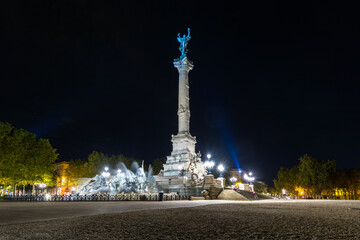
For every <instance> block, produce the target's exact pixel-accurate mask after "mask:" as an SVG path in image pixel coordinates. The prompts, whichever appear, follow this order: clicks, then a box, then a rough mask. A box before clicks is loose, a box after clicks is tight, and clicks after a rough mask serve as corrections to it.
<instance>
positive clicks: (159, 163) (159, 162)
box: [151, 158, 166, 175]
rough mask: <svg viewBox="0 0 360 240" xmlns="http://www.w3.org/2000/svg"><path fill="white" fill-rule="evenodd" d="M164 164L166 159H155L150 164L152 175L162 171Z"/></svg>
mask: <svg viewBox="0 0 360 240" xmlns="http://www.w3.org/2000/svg"><path fill="white" fill-rule="evenodd" d="M165 163H166V159H165V158H157V159H155V160H154V161H153V162H152V164H151V167H152V169H153V174H154V175H157V174H159V173H160V171H161V170H162V169H163V165H164V164H165Z"/></svg>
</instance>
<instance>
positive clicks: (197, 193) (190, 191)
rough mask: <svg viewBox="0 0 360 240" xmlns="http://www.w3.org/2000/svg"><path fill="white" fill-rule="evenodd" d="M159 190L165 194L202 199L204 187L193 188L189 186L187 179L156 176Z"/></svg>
mask: <svg viewBox="0 0 360 240" xmlns="http://www.w3.org/2000/svg"><path fill="white" fill-rule="evenodd" d="M154 178H155V181H156V184H157V188H158V190H159V191H163V192H164V193H172V192H174V193H178V194H179V195H180V196H188V197H190V196H194V197H201V192H202V191H203V190H204V187H203V186H193V185H189V184H188V178H187V177H180V176H159V175H157V176H154Z"/></svg>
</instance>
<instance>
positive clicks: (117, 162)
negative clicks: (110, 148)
mask: <svg viewBox="0 0 360 240" xmlns="http://www.w3.org/2000/svg"><path fill="white" fill-rule="evenodd" d="M121 163H123V164H124V165H125V167H126V168H127V169H130V168H131V167H132V166H133V164H134V163H136V164H139V165H140V160H138V159H135V158H129V157H125V156H124V155H122V154H119V155H112V156H108V155H106V154H104V153H101V152H97V151H93V152H92V153H90V154H89V156H88V159H87V162H86V163H85V167H86V168H87V171H88V176H90V177H94V176H95V175H97V174H99V173H101V172H102V171H103V169H104V167H109V168H110V169H117V168H122V165H121Z"/></svg>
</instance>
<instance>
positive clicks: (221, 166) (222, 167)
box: [218, 164, 225, 178]
mask: <svg viewBox="0 0 360 240" xmlns="http://www.w3.org/2000/svg"><path fill="white" fill-rule="evenodd" d="M224 169H225V168H224V166H223V165H222V164H220V165H219V166H218V170H219V172H220V176H219V177H220V178H222V177H223V175H222V173H223V171H224Z"/></svg>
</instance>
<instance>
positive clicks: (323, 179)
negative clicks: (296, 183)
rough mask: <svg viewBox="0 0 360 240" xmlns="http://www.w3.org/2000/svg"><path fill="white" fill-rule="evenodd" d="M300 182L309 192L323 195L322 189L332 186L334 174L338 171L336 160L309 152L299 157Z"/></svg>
mask: <svg viewBox="0 0 360 240" xmlns="http://www.w3.org/2000/svg"><path fill="white" fill-rule="evenodd" d="M299 160H300V165H299V174H300V184H301V186H303V187H304V188H305V189H307V190H308V193H310V194H314V195H318V196H320V197H321V194H322V191H323V190H325V189H326V188H332V187H333V186H331V185H332V184H331V183H332V178H331V176H332V174H333V173H334V172H335V171H336V163H335V161H327V162H325V161H323V160H319V159H317V158H313V157H311V156H309V155H307V154H305V155H304V156H302V157H300V158H299Z"/></svg>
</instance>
